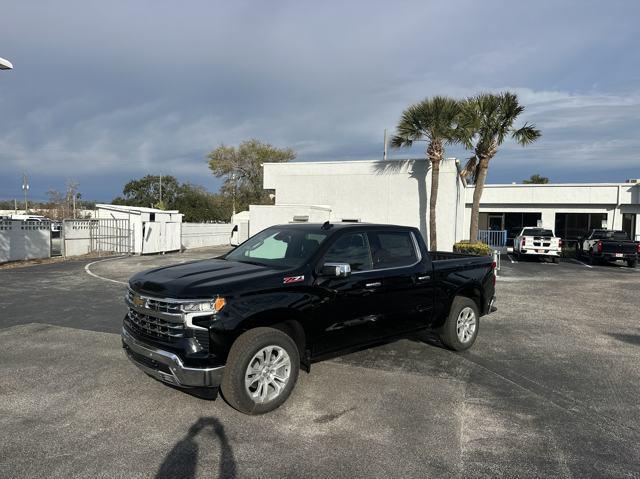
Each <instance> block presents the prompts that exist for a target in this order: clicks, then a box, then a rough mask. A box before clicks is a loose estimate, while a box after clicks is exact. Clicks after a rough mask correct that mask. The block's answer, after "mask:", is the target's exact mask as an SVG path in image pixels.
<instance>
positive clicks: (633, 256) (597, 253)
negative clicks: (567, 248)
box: [576, 230, 640, 268]
mask: <svg viewBox="0 0 640 479" xmlns="http://www.w3.org/2000/svg"><path fill="white" fill-rule="evenodd" d="M576 252H577V254H578V256H582V257H586V259H587V260H588V261H589V263H591V264H594V263H599V262H605V261H618V260H621V261H626V262H627V265H628V266H629V267H630V268H635V267H636V265H637V264H638V254H639V253H640V243H636V242H635V241H633V240H630V239H629V236H628V235H627V233H626V232H625V231H616V230H591V231H590V232H589V234H588V235H587V236H585V237H584V238H581V239H580V240H579V241H578V248H577V249H576Z"/></svg>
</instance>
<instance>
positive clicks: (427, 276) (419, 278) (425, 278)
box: [418, 275, 431, 281]
mask: <svg viewBox="0 0 640 479" xmlns="http://www.w3.org/2000/svg"><path fill="white" fill-rule="evenodd" d="M428 279H431V276H429V275H426V276H418V281H426V280H428Z"/></svg>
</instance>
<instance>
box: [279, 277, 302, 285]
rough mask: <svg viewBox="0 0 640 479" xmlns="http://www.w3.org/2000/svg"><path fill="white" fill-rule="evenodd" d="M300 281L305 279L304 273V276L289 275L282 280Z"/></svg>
mask: <svg viewBox="0 0 640 479" xmlns="http://www.w3.org/2000/svg"><path fill="white" fill-rule="evenodd" d="M300 281H304V275H302V276H289V277H287V278H284V279H283V280H282V282H283V283H284V284H290V283H299V282H300Z"/></svg>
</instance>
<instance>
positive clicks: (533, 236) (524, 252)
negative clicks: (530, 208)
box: [513, 227, 562, 263]
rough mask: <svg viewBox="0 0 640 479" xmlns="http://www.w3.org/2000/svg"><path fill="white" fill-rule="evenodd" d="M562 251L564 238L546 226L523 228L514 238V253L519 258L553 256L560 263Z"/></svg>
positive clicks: (553, 259) (554, 260) (552, 259)
mask: <svg viewBox="0 0 640 479" xmlns="http://www.w3.org/2000/svg"><path fill="white" fill-rule="evenodd" d="M561 252H562V240H561V239H560V238H558V237H557V236H555V235H554V234H553V231H551V230H550V229H546V228H532V227H529V228H522V231H520V234H518V236H516V237H515V239H514V240H513V254H514V255H515V256H516V257H517V258H522V257H530V256H536V257H539V258H543V257H547V258H551V261H553V262H554V263H558V262H559V261H560V254H561Z"/></svg>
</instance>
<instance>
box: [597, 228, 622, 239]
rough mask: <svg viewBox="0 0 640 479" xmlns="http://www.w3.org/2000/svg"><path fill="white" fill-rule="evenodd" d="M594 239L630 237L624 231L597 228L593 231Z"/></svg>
mask: <svg viewBox="0 0 640 479" xmlns="http://www.w3.org/2000/svg"><path fill="white" fill-rule="evenodd" d="M593 239H612V240H628V239H629V237H628V236H627V233H626V232H624V231H609V230H596V231H594V232H593Z"/></svg>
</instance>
